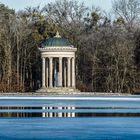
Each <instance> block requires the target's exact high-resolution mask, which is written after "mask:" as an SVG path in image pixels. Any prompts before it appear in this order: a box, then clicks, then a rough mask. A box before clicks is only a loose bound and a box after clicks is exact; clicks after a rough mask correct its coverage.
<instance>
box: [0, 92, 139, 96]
mask: <svg viewBox="0 0 140 140" xmlns="http://www.w3.org/2000/svg"><path fill="white" fill-rule="evenodd" d="M17 96H18V97H48V96H58V97H59V96H64V97H68V96H79V97H80V96H84V97H86V96H91V97H92V96H93V97H96V96H105V97H107V96H108V97H113V96H120V97H121V96H139V95H134V94H128V93H101V92H78V93H76V92H71V93H37V92H24V93H21V92H17V93H15V92H14V93H12V92H11V93H10V92H9V93H0V97H17Z"/></svg>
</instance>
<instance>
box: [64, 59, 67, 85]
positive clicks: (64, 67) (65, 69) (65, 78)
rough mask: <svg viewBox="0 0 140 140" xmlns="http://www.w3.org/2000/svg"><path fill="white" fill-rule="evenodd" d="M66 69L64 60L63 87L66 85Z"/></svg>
mask: <svg viewBox="0 0 140 140" xmlns="http://www.w3.org/2000/svg"><path fill="white" fill-rule="evenodd" d="M66 77H67V70H66V61H64V87H66V85H67V82H66V80H67V78H66Z"/></svg>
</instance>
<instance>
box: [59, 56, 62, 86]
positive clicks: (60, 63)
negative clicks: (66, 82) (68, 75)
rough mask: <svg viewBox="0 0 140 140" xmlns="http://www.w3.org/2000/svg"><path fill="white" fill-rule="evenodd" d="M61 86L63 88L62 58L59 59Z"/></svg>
mask: <svg viewBox="0 0 140 140" xmlns="http://www.w3.org/2000/svg"><path fill="white" fill-rule="evenodd" d="M59 86H60V87H62V57H59Z"/></svg>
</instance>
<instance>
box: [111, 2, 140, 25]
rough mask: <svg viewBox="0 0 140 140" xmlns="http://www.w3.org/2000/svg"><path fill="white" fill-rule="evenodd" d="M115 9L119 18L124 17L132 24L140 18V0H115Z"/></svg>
mask: <svg viewBox="0 0 140 140" xmlns="http://www.w3.org/2000/svg"><path fill="white" fill-rule="evenodd" d="M112 8H113V11H114V13H115V15H116V16H117V17H119V18H123V19H124V20H125V21H126V22H127V23H128V24H129V25H130V26H132V25H133V24H134V23H136V22H137V21H138V19H139V18H140V1H139V0H114V1H113V6H112Z"/></svg>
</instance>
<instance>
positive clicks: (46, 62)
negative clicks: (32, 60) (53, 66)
mask: <svg viewBox="0 0 140 140" xmlns="http://www.w3.org/2000/svg"><path fill="white" fill-rule="evenodd" d="M48 75H49V74H48V61H47V60H46V87H48Z"/></svg>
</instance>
